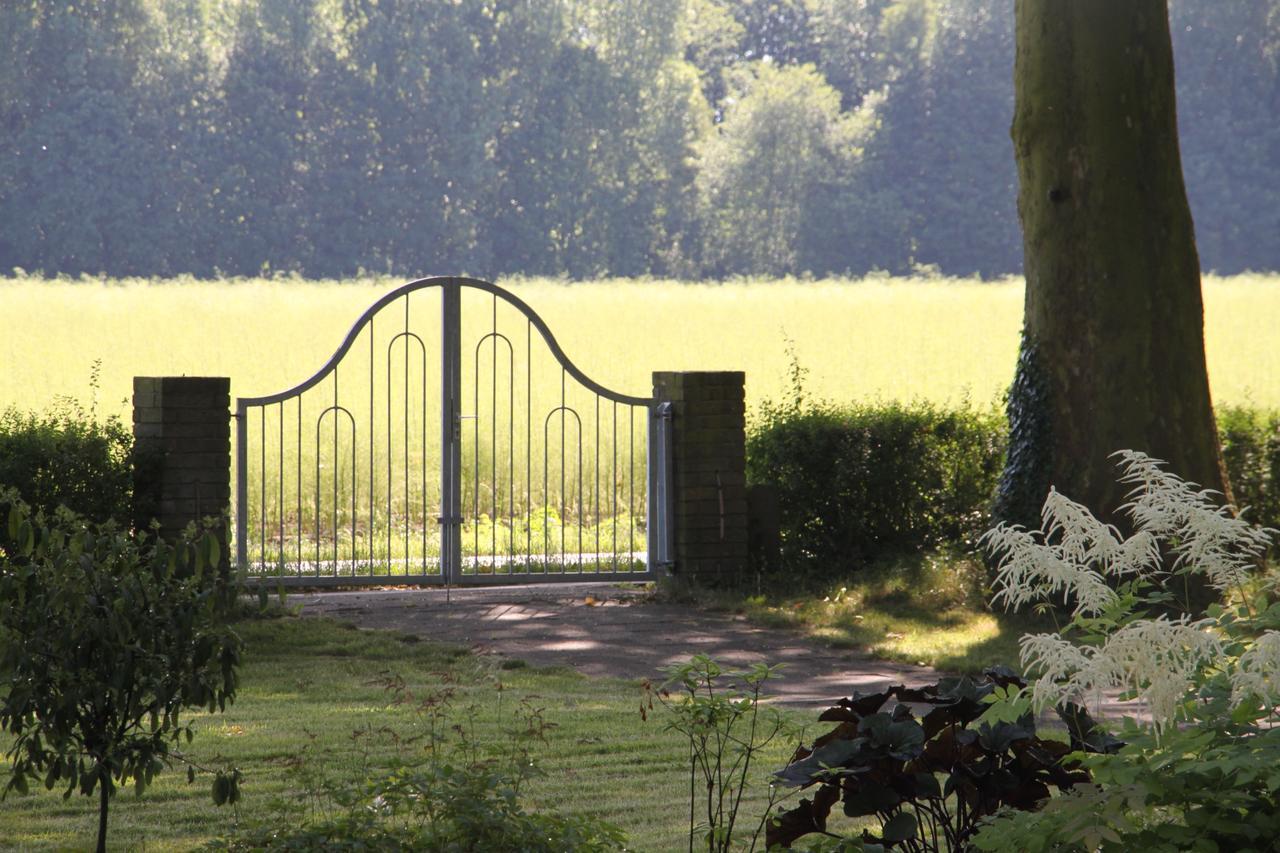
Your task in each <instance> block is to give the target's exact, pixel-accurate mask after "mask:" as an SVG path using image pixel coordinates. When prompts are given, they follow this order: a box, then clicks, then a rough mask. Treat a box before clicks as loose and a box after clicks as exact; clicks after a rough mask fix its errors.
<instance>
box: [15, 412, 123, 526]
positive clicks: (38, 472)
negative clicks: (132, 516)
mask: <svg viewBox="0 0 1280 853" xmlns="http://www.w3.org/2000/svg"><path fill="white" fill-rule="evenodd" d="M132 450H133V436H132V435H131V434H130V432H129V430H128V429H127V428H126V427H125V426H124V424H122V423H121V422H120V419H119V418H115V417H112V418H108V419H107V420H105V421H99V420H97V419H96V418H95V417H94V415H93V413H92V412H91V411H87V410H86V409H85V408H84V407H83V406H82V405H81V404H79V403H78V402H76V401H75V400H72V399H69V398H62V399H60V400H58V402H57V403H56V404H55V405H54V407H53V408H52V409H50V410H49V411H47V412H44V413H36V412H27V413H23V412H20V411H18V410H17V409H6V410H4V411H3V412H0V486H9V487H11V488H14V489H17V491H18V494H19V495H20V496H21V497H22V500H23V501H25V502H26V503H27V504H29V505H31V506H32V507H34V508H36V509H37V510H42V511H44V512H45V513H46V514H49V515H52V513H53V511H54V510H55V509H57V508H58V507H59V506H65V507H66V508H67V509H69V510H71V511H72V512H74V513H76V514H78V515H81V516H84V517H85V518H87V519H90V520H92V521H106V520H107V519H109V518H115V519H117V520H119V521H122V522H124V521H128V520H129V519H128V512H129V506H130V494H131V492H132V488H133V481H132V470H131V468H130V455H131V453H132Z"/></svg>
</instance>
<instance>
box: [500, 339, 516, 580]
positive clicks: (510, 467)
mask: <svg viewBox="0 0 1280 853" xmlns="http://www.w3.org/2000/svg"><path fill="white" fill-rule="evenodd" d="M507 354H508V362H507V547H506V549H505V550H504V551H503V553H504V554H505V555H506V557H507V563H508V565H512V564H514V563H515V561H516V560H515V556H516V553H515V551H516V348H515V346H514V345H513V344H512V343H511V341H510V340H508V341H507Z"/></svg>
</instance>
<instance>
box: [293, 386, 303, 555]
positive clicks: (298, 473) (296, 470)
mask: <svg viewBox="0 0 1280 853" xmlns="http://www.w3.org/2000/svg"><path fill="white" fill-rule="evenodd" d="M295 399H296V400H297V401H298V448H297V450H298V464H297V465H295V466H294V469H293V471H294V474H295V475H296V476H297V479H298V482H297V493H296V494H295V498H296V499H297V501H298V520H297V523H296V526H297V529H298V572H299V573H301V572H302V565H303V564H302V539H303V533H304V530H303V526H302V395H301V394H299V395H298V396H297V397H296V398H295Z"/></svg>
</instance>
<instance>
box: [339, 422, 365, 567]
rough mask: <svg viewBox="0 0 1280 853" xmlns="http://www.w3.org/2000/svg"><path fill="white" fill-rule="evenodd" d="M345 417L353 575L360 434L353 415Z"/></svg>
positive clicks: (358, 494)
mask: <svg viewBox="0 0 1280 853" xmlns="http://www.w3.org/2000/svg"><path fill="white" fill-rule="evenodd" d="M335 416H336V413H335ZM347 417H349V418H350V419H351V575H352V577H354V576H355V575H356V571H357V563H356V506H357V504H358V501H359V498H360V477H359V474H358V473H357V470H356V465H357V464H358V463H357V462H356V458H357V454H358V452H359V443H358V442H357V441H356V439H357V437H358V436H359V435H360V431H359V430H357V429H356V419H355V416H354V415H352V414H351V413H350V412H348V413H347Z"/></svg>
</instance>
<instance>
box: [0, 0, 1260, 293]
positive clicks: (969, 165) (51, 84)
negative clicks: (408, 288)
mask: <svg viewBox="0 0 1280 853" xmlns="http://www.w3.org/2000/svg"><path fill="white" fill-rule="evenodd" d="M1170 6H1171V9H1170V14H1171V17H1172V24H1173V26H1172V30H1173V37H1174V42H1175V50H1176V52H1177V61H1178V73H1179V103H1180V109H1179V114H1180V119H1181V141H1182V151H1183V155H1184V162H1185V167H1186V174H1187V184H1188V191H1189V194H1190V197H1191V203H1192V209H1193V212H1194V213H1195V215H1196V222H1197V226H1198V237H1199V241H1198V242H1199V248H1200V255H1201V258H1202V259H1203V262H1204V266H1205V267H1206V268H1208V269H1216V270H1219V271H1223V272H1233V271H1239V270H1244V269H1275V268H1280V255H1277V252H1280V248H1278V247H1277V244H1276V241H1275V240H1274V239H1273V238H1274V235H1275V234H1276V233H1278V232H1280V218H1278V217H1280V211H1277V209H1276V205H1274V204H1273V203H1271V199H1272V198H1273V197H1274V196H1275V194H1276V192H1277V189H1278V188H1280V157H1278V156H1277V154H1276V152H1277V146H1278V145H1280V125H1277V123H1276V122H1275V121H1274V120H1273V116H1274V114H1275V112H1276V110H1277V108H1280V101H1277V98H1280V65H1278V57H1280V2H1277V0H1258V2H1250V3H1232V4H1227V5H1226V6H1223V4H1221V3H1218V2H1214V0H1171V2H1170ZM1012 29H1013V12H1012V0H1001V2H997V3H991V2H987V0H864V2H856V0H653V1H652V2H645V3H635V2H630V0H627V2H624V0H547V2H543V0H457V2H449V3H424V2H418V0H378V2H375V0H303V2H298V0H243V2H233V0H218V2H208V0H102V2H96V3H75V4H73V3H48V2H42V0H14V2H6V3H4V4H3V5H2V6H0V50H2V51H3V54H4V56H5V57H6V60H7V61H6V62H5V63H4V67H3V68H0V122H2V123H3V126H4V127H5V130H6V132H5V134H4V136H3V138H2V139H0V226H2V227H0V270H8V269H12V268H14V267H21V268H25V269H29V270H44V271H45V272H47V273H51V274H52V273H68V274H78V273H98V272H105V273H109V274H116V275H123V274H145V275H165V274H176V273H195V274H198V275H208V274H212V273H215V272H223V273H228V274H258V273H260V272H263V271H275V270H295V271H301V272H305V273H306V274H309V275H313V276H342V275H347V274H349V273H352V272H354V271H356V270H358V269H362V268H363V269H366V270H370V271H388V272H393V273H396V274H418V273H437V272H452V271H467V272H470V273H473V274H477V275H482V276H485V277H490V278H492V277H496V276H498V275H500V274H503V273H510V272H522V273H529V274H564V275H568V276H572V277H589V276H595V275H598V274H601V273H605V272H607V273H610V274H614V275H638V274H646V273H649V274H658V275H678V276H683V277H697V276H705V275H712V276H718V275H727V274H735V273H742V272H776V273H798V272H804V271H809V272H813V273H815V274H822V273H827V272H844V271H848V272H852V273H860V272H864V271H867V270H871V269H884V270H889V271H893V272H905V271H911V270H912V269H914V268H916V267H918V266H920V265H936V266H938V267H939V268H941V269H942V270H944V271H946V272H949V273H956V274H970V273H973V272H979V273H981V274H983V275H998V274H1002V273H1008V272H1015V271H1017V270H1018V269H1019V266H1020V259H1021V245H1020V238H1019V233H1018V223H1017V215H1016V211H1015V206H1014V200H1015V171H1014V162H1013V157H1012V153H1013V152H1012V150H1011V146H1010V143H1009V137H1008V130H1007V129H1008V126H1009V121H1010V117H1011V114H1012V101H1013V85H1012V70H1011V69H1012V62H1013V37H1012ZM783 152H785V153H783Z"/></svg>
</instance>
